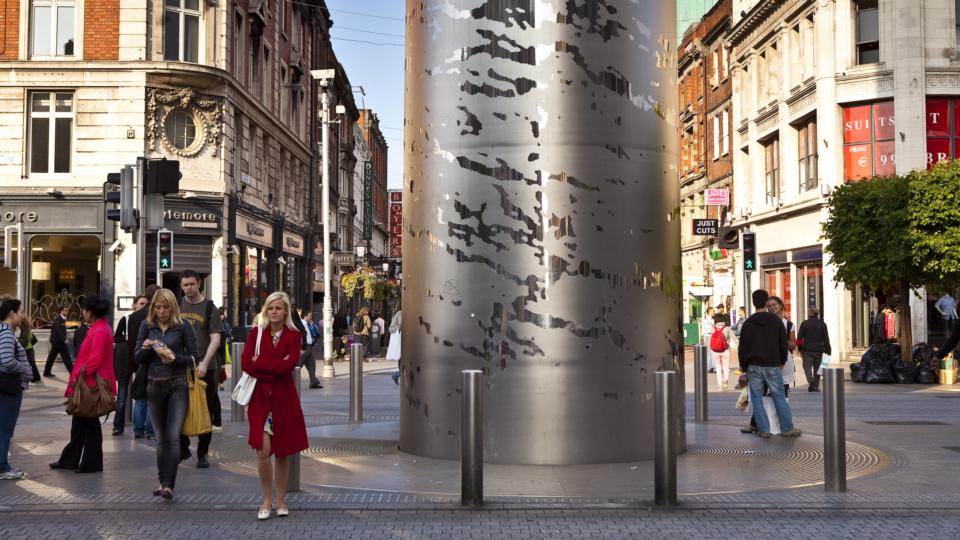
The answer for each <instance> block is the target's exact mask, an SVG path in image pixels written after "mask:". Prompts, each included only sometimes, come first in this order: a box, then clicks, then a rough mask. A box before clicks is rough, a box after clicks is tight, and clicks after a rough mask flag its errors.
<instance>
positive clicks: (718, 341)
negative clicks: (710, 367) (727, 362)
mask: <svg viewBox="0 0 960 540" xmlns="http://www.w3.org/2000/svg"><path fill="white" fill-rule="evenodd" d="M724 328H726V327H725V326H720V327H718V328H717V329H716V330H714V331H713V335H712V336H710V350H711V351H713V352H724V351H726V350H727V349H729V348H730V346H729V345H728V344H727V337H726V336H724V335H723V329H724Z"/></svg>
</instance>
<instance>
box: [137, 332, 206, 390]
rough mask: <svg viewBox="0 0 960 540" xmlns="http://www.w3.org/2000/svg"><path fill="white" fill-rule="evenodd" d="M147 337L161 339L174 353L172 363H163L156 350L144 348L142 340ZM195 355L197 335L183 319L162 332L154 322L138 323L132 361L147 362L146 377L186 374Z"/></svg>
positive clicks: (149, 378)
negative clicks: (138, 328) (177, 324)
mask: <svg viewBox="0 0 960 540" xmlns="http://www.w3.org/2000/svg"><path fill="white" fill-rule="evenodd" d="M147 339H152V340H153V341H162V342H163V343H164V344H165V345H166V346H167V347H169V348H170V350H172V351H173V353H174V357H175V359H174V361H173V363H172V364H164V363H163V361H162V360H161V359H160V357H159V356H158V355H157V353H156V351H154V350H153V349H152V348H150V347H148V348H144V347H143V342H144V341H146V340H147ZM197 358H198V356H197V335H196V334H195V333H194V332H193V326H191V325H190V323H189V322H187V321H184V322H183V324H181V325H179V326H170V327H168V328H167V331H166V332H164V331H163V330H161V329H160V327H159V326H158V325H157V324H156V323H154V324H150V323H146V324H142V325H140V331H139V332H137V347H136V352H135V353H134V362H135V363H136V364H137V366H139V365H140V364H142V363H146V364H147V379H148V380H151V379H156V378H165V377H175V376H178V375H186V373H187V369H188V368H191V367H193V364H194V362H196V360H197Z"/></svg>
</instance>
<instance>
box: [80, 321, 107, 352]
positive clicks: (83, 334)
mask: <svg viewBox="0 0 960 540" xmlns="http://www.w3.org/2000/svg"><path fill="white" fill-rule="evenodd" d="M108 326H109V325H108ZM89 331H90V325H89V324H87V323H80V326H78V327H77V329H76V330H74V331H73V350H74V352H75V353H79V352H80V346H81V345H83V340H84V339H86V337H87V332H89Z"/></svg>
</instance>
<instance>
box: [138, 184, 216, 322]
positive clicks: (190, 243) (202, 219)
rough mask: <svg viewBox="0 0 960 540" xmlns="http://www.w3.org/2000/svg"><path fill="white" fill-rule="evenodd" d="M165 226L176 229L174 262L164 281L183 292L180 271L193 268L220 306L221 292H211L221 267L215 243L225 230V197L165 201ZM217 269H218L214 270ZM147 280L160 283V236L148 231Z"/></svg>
mask: <svg viewBox="0 0 960 540" xmlns="http://www.w3.org/2000/svg"><path fill="white" fill-rule="evenodd" d="M163 226H164V227H165V228H166V229H169V230H170V231H171V232H173V264H172V266H171V267H170V270H169V271H164V272H163V273H162V274H163V277H162V283H161V285H162V286H163V287H164V288H167V289H170V290H171V291H174V292H176V293H177V294H180V273H181V272H183V271H184V270H193V271H195V272H196V273H197V274H199V275H200V284H201V290H202V291H203V293H204V294H205V295H206V296H207V297H208V298H210V300H213V301H214V303H216V304H217V305H218V306H219V305H221V304H222V302H223V298H222V292H220V293H219V294H216V295H214V294H212V293H211V285H212V283H213V281H215V280H216V275H221V272H222V270H221V268H216V269H214V264H215V263H219V262H220V258H219V257H218V256H217V255H219V254H215V253H214V250H213V247H214V244H215V243H216V242H217V239H218V238H219V237H220V236H221V235H222V234H223V201H222V200H221V199H208V200H181V199H167V200H165V201H164V212H163ZM215 270H216V271H215ZM146 276H147V283H157V280H156V276H157V237H156V234H148V235H147V243H146Z"/></svg>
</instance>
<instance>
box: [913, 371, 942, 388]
mask: <svg viewBox="0 0 960 540" xmlns="http://www.w3.org/2000/svg"><path fill="white" fill-rule="evenodd" d="M916 382H917V384H937V383H938V382H940V377H939V376H937V374H936V373H934V372H933V371H931V370H929V369H920V370H918V371H917V379H916Z"/></svg>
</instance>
